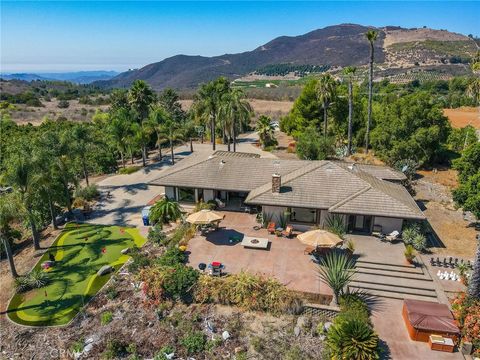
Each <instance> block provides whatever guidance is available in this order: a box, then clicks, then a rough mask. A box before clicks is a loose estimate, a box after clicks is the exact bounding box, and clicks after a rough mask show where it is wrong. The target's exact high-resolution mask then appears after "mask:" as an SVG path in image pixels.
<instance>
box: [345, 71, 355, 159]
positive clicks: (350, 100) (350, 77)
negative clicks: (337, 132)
mask: <svg viewBox="0 0 480 360" xmlns="http://www.w3.org/2000/svg"><path fill="white" fill-rule="evenodd" d="M356 71H357V68H356V67H355V66H347V67H346V68H345V69H343V73H344V74H345V75H346V76H347V78H348V146H347V156H350V155H352V124H353V77H354V76H355V72H356Z"/></svg>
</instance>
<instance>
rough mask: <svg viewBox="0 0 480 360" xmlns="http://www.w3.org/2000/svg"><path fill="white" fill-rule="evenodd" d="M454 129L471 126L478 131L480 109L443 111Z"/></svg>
mask: <svg viewBox="0 0 480 360" xmlns="http://www.w3.org/2000/svg"><path fill="white" fill-rule="evenodd" d="M443 114H444V115H445V116H447V117H448V119H449V120H450V123H451V124H452V126H453V127H454V128H463V127H465V126H467V125H472V126H473V127H474V128H475V129H480V107H476V108H475V107H461V108H457V109H443Z"/></svg>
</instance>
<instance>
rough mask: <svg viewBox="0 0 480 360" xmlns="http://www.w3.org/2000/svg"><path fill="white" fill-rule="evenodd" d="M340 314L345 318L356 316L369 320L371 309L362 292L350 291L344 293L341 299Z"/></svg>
mask: <svg viewBox="0 0 480 360" xmlns="http://www.w3.org/2000/svg"><path fill="white" fill-rule="evenodd" d="M339 305H340V311H341V312H340V314H338V315H337V316H340V317H341V318H344V319H349V318H356V319H361V320H364V321H365V322H369V315H370V313H369V310H368V306H367V304H366V302H365V301H364V300H363V299H362V297H361V295H360V294H357V293H349V294H343V295H341V296H340V299H339Z"/></svg>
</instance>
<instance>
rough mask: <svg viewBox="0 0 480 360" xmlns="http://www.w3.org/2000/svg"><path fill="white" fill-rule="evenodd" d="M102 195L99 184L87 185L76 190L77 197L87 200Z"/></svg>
mask: <svg viewBox="0 0 480 360" xmlns="http://www.w3.org/2000/svg"><path fill="white" fill-rule="evenodd" d="M99 195H100V192H99V191H98V188H97V185H89V186H85V187H79V188H77V189H76V190H75V197H76V198H83V199H85V200H87V201H91V200H93V199H96V198H97V197H98V196H99Z"/></svg>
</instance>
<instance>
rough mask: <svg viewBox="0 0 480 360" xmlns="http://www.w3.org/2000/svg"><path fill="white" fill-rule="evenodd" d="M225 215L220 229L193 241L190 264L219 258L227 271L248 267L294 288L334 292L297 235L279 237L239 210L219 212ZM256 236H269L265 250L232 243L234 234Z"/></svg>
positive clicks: (234, 271) (329, 293) (189, 247)
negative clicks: (318, 271) (255, 228)
mask: <svg viewBox="0 0 480 360" xmlns="http://www.w3.org/2000/svg"><path fill="white" fill-rule="evenodd" d="M219 213H222V214H224V215H225V218H224V220H222V222H221V223H220V229H219V230H217V231H214V232H212V233H210V234H208V235H207V236H206V237H204V236H200V235H198V236H196V237H194V238H193V239H191V240H190V242H189V245H188V250H189V251H190V255H189V263H190V264H191V266H193V267H195V268H197V266H198V264H199V263H202V262H203V263H206V264H208V263H211V262H212V261H220V262H221V263H223V264H225V266H226V269H225V270H226V272H230V273H238V272H240V271H241V270H246V271H248V272H251V273H255V274H263V275H266V276H273V277H275V278H277V279H278V280H279V281H280V282H281V283H283V284H285V285H286V286H288V287H289V288H291V289H292V290H297V291H303V292H308V293H317V294H318V293H319V294H324V295H331V290H330V289H329V288H328V286H327V285H325V284H323V283H321V282H320V280H319V278H318V275H317V272H316V269H317V265H315V264H314V263H313V262H312V261H311V260H310V257H309V256H308V255H305V254H304V250H305V245H304V244H302V243H301V242H300V241H298V240H297V239H296V238H295V237H292V238H291V239H287V238H283V237H276V236H274V235H270V234H268V233H267V231H266V230H265V229H260V230H254V229H253V227H254V226H255V225H258V223H257V222H256V221H255V215H250V214H244V213H238V212H226V211H225V212H219ZM244 235H245V236H254V237H261V238H268V239H269V240H270V244H269V247H268V248H267V249H266V250H262V249H251V248H244V247H243V246H242V245H241V244H240V243H238V242H236V243H230V242H229V238H230V237H232V236H238V237H240V238H242V237H243V236H244Z"/></svg>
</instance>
